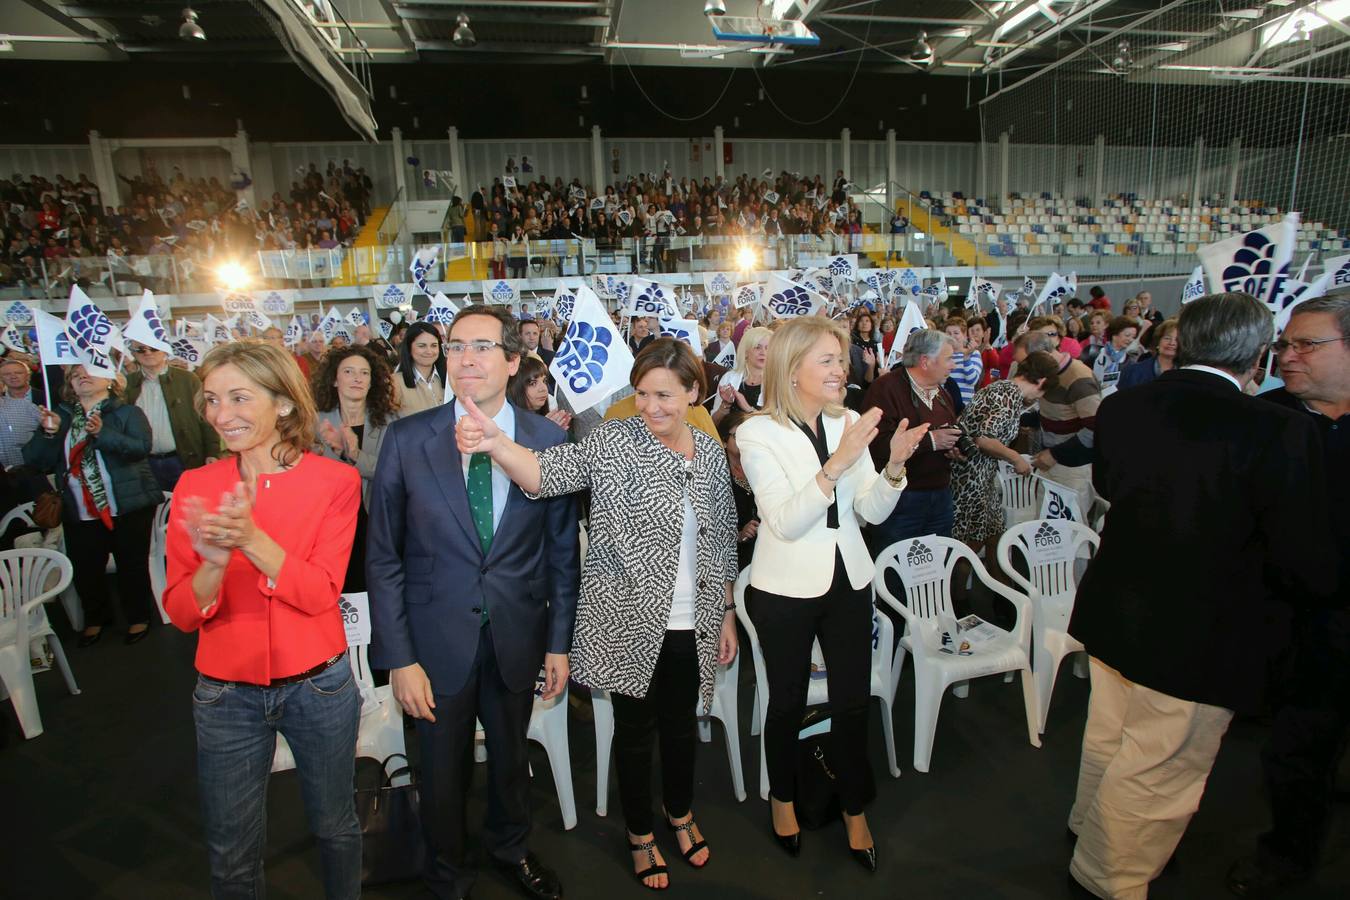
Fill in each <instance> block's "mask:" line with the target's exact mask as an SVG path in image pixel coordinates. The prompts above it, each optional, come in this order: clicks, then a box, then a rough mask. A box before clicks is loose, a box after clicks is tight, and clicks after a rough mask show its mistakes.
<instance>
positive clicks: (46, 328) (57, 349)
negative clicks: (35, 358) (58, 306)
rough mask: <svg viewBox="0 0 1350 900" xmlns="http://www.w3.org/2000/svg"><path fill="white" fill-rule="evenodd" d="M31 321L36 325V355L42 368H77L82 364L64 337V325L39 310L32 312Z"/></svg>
mask: <svg viewBox="0 0 1350 900" xmlns="http://www.w3.org/2000/svg"><path fill="white" fill-rule="evenodd" d="M33 321H34V323H35V324H36V325H37V333H38V355H39V356H40V357H42V364H43V365H44V366H78V365H79V364H80V363H81V362H82V360H81V359H80V357H79V354H77V353H76V352H75V345H74V344H72V343H71V342H70V338H69V337H68V336H67V335H66V323H64V322H62V321H61V320H60V319H58V318H57V317H56V316H54V315H52V314H51V313H46V312H43V311H42V310H40V309H35V310H33Z"/></svg>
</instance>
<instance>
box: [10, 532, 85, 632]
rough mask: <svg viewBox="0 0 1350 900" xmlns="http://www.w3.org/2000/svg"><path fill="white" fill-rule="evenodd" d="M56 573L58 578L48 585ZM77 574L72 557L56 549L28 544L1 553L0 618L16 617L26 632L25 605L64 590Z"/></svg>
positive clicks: (34, 603)
mask: <svg viewBox="0 0 1350 900" xmlns="http://www.w3.org/2000/svg"><path fill="white" fill-rule="evenodd" d="M53 572H57V573H59V577H58V578H57V580H56V583H55V584H54V585H51V586H48V585H49V581H50V578H49V576H50V575H51V574H52V573H53ZM74 573H75V569H74V567H73V566H71V564H70V560H69V559H68V558H66V556H65V554H62V553H57V552H56V551H55V550H46V549H43V548H41V547H25V548H23V549H21V550H5V551H3V552H0V621H4V620H7V619H12V620H16V621H18V622H19V623H20V630H21V631H25V632H26V629H24V628H23V623H24V622H26V621H27V616H24V615H21V613H22V611H23V608H24V607H25V606H29V605H34V606H35V605H37V604H39V603H45V602H46V601H48V600H50V599H51V598H52V597H55V596H56V595H57V594H59V593H61V592H62V591H64V590H65V589H66V587H67V586H68V585H69V584H70V579H71V577H72V576H73V575H74Z"/></svg>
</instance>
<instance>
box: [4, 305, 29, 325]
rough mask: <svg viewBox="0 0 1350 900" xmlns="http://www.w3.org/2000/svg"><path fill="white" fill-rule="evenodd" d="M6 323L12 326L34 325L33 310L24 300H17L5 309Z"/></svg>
mask: <svg viewBox="0 0 1350 900" xmlns="http://www.w3.org/2000/svg"><path fill="white" fill-rule="evenodd" d="M5 321H6V322H8V323H10V324H11V325H31V324H33V310H32V307H30V306H29V305H28V304H27V303H24V302H23V301H22V300H15V301H14V302H13V303H11V304H10V305H9V306H8V307H6V308H5Z"/></svg>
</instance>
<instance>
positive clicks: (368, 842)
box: [356, 753, 426, 885]
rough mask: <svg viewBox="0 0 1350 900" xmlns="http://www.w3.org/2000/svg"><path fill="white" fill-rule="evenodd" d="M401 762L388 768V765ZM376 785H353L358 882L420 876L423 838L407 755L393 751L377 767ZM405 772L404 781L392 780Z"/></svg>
mask: <svg viewBox="0 0 1350 900" xmlns="http://www.w3.org/2000/svg"><path fill="white" fill-rule="evenodd" d="M396 759H398V760H402V761H403V765H401V766H399V767H398V768H396V769H394V770H393V771H392V772H391V771H389V764H390V763H391V762H392V761H394V760H396ZM380 769H381V778H380V785H379V787H375V788H357V790H356V817H357V819H358V820H359V821H360V822H361V884H363V885H374V884H388V883H390V882H394V881H413V880H415V879H418V878H420V877H422V867H423V865H424V863H425V861H426V841H425V839H424V838H423V836H422V819H421V816H420V815H419V813H418V805H419V804H418V792H417V776H416V774H415V773H414V772H413V770H412V768H411V767H410V766H409V765H408V757H406V756H404V755H403V754H402V753H395V754H393V755H391V756H389V757H388V758H386V759H385V761H384V763H383V764H382V765H381V766H380ZM403 775H407V776H408V778H409V781H408V784H403V785H399V786H397V787H395V786H394V785H393V780H394V779H395V778H398V777H400V776H403Z"/></svg>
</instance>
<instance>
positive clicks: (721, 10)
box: [703, 0, 727, 16]
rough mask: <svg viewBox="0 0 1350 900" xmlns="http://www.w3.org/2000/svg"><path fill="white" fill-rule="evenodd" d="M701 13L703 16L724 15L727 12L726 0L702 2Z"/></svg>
mask: <svg viewBox="0 0 1350 900" xmlns="http://www.w3.org/2000/svg"><path fill="white" fill-rule="evenodd" d="M703 14H704V15H705V16H725V15H726V14H727V4H726V0H707V2H705V3H704V4H703Z"/></svg>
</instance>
